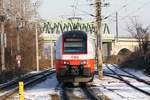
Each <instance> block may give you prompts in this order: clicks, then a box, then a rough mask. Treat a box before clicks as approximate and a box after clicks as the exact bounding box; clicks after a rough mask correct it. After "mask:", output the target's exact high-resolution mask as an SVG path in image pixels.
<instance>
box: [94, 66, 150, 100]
mask: <svg viewBox="0 0 150 100" xmlns="http://www.w3.org/2000/svg"><path fill="white" fill-rule="evenodd" d="M105 66H106V65H104V66H103V69H104V71H105V72H109V73H110V71H109V69H107V68H106V67H105ZM108 66H110V67H111V69H113V70H115V71H117V73H119V74H125V73H124V72H122V71H120V70H117V69H115V68H114V67H112V66H111V65H108ZM126 71H128V72H130V73H134V75H136V76H139V77H140V78H142V79H147V80H148V81H150V77H147V76H145V75H144V74H143V73H142V72H140V71H133V70H130V69H126ZM125 75H127V74H125ZM126 79H127V78H126ZM129 81H131V83H132V84H134V85H135V86H138V87H142V89H144V90H147V91H150V86H148V85H145V84H144V85H143V83H140V82H137V81H135V80H134V79H133V80H131V79H129ZM93 83H94V84H95V85H96V86H99V89H100V90H101V91H102V92H103V93H104V94H105V95H106V96H108V97H109V98H110V99H111V100H150V96H147V95H145V94H143V93H141V92H139V91H137V90H135V89H133V88H131V87H129V86H128V85H126V84H125V83H123V82H122V81H119V80H117V79H114V78H110V77H107V76H104V78H103V80H99V79H98V76H97V75H95V78H94V82H93Z"/></svg>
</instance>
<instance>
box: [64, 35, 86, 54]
mask: <svg viewBox="0 0 150 100" xmlns="http://www.w3.org/2000/svg"><path fill="white" fill-rule="evenodd" d="M86 52H87V39H86V36H79V35H78V36H77V37H76V36H74V37H71V36H69V37H68V36H67V37H64V53H86Z"/></svg>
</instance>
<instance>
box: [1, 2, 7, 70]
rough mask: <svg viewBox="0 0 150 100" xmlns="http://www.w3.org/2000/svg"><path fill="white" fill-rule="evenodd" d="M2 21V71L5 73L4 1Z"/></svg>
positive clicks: (2, 3) (2, 4)
mask: <svg viewBox="0 0 150 100" xmlns="http://www.w3.org/2000/svg"><path fill="white" fill-rule="evenodd" d="M0 21H1V64H2V69H1V70H2V71H4V70H6V68H5V46H4V21H5V15H4V0H1V15H0Z"/></svg>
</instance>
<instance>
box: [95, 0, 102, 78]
mask: <svg viewBox="0 0 150 100" xmlns="http://www.w3.org/2000/svg"><path fill="white" fill-rule="evenodd" d="M101 4H102V1H101V0H95V5H96V11H95V12H96V37H97V69H98V76H99V79H100V80H102V78H103V67H102V65H103V60H102V33H101V22H102V18H101Z"/></svg>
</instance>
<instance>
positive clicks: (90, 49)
mask: <svg viewBox="0 0 150 100" xmlns="http://www.w3.org/2000/svg"><path fill="white" fill-rule="evenodd" d="M91 41H92V40H91V39H90V38H89V37H88V36H87V34H86V33H85V32H83V31H68V32H64V33H63V34H62V36H61V37H60V38H59V39H58V41H57V42H56V74H57V79H58V81H59V82H90V81H92V80H93V76H94V58H95V57H94V56H95V51H94V44H93V43H92V42H91Z"/></svg>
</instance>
